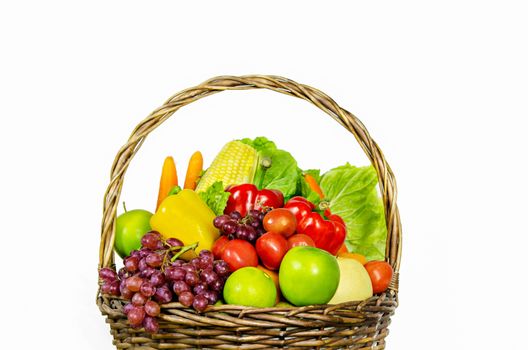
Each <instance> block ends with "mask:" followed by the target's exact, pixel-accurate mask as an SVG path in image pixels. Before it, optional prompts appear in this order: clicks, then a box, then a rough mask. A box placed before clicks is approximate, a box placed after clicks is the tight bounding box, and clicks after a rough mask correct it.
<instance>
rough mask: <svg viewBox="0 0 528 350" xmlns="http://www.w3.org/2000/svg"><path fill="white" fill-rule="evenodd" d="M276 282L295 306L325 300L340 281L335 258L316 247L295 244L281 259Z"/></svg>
mask: <svg viewBox="0 0 528 350" xmlns="http://www.w3.org/2000/svg"><path fill="white" fill-rule="evenodd" d="M279 284H280V289H281V292H282V295H283V296H284V297H285V298H286V300H288V301H289V302H290V303H292V304H293V305H295V306H305V305H315V304H326V303H327V302H328V301H329V300H330V299H332V296H333V295H334V293H335V291H336V289H337V285H338V284H339V266H338V265H337V261H336V258H335V257H334V256H333V255H331V254H330V253H328V252H327V251H325V250H322V249H319V248H315V247H305V246H298V247H294V248H292V249H290V250H289V251H288V253H286V255H285V256H284V258H283V259H282V262H281V265H280V270H279Z"/></svg>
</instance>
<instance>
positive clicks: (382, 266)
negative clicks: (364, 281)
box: [365, 261, 392, 294]
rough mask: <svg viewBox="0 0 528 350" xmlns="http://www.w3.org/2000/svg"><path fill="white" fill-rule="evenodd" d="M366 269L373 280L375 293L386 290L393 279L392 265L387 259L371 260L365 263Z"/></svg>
mask: <svg viewBox="0 0 528 350" xmlns="http://www.w3.org/2000/svg"><path fill="white" fill-rule="evenodd" d="M365 269H366V270H367V272H368V274H369V276H370V280H371V281H372V291H373V292H374V294H377V293H382V292H384V291H386V290H387V288H388V287H389V283H390V281H391V279H392V266H390V265H389V263H387V262H385V261H369V262H368V263H366V264H365Z"/></svg>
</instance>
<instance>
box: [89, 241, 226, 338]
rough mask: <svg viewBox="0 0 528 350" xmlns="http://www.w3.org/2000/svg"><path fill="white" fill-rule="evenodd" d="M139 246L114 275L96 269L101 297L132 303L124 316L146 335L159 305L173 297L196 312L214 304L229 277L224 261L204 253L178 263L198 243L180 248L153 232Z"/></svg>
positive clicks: (153, 326) (154, 328)
mask: <svg viewBox="0 0 528 350" xmlns="http://www.w3.org/2000/svg"><path fill="white" fill-rule="evenodd" d="M141 246H142V247H141V249H140V250H134V251H132V252H131V253H130V255H129V256H128V257H126V258H125V259H124V267H123V268H121V269H120V270H119V271H118V272H117V273H116V272H115V270H113V269H111V268H103V269H101V270H99V277H100V278H101V279H102V281H103V284H102V286H101V292H102V293H105V294H110V295H115V296H122V297H123V298H125V299H128V300H130V302H129V303H127V304H125V306H124V308H123V312H124V313H125V314H126V315H127V318H128V322H129V323H130V325H131V326H132V327H134V328H139V327H141V326H143V327H144V328H145V330H146V331H147V332H149V333H157V332H158V331H159V325H158V322H157V321H156V319H155V317H156V316H158V315H159V313H160V304H165V303H169V302H171V301H173V299H174V300H177V301H178V302H180V303H181V304H182V305H183V306H185V307H193V308H194V309H195V310H196V311H199V312H202V311H204V310H205V309H206V308H207V305H212V304H214V303H216V301H217V300H218V295H219V294H220V293H221V292H222V289H223V287H224V283H225V281H226V279H227V277H229V274H230V270H229V267H228V265H227V263H226V262H225V261H223V260H216V261H215V260H214V257H213V254H212V253H211V252H210V251H208V250H202V251H200V253H199V255H198V257H196V258H194V259H192V260H191V261H189V262H187V261H184V260H181V259H178V257H179V256H180V255H181V254H182V253H184V252H185V251H187V250H190V249H193V248H195V247H196V244H195V245H192V246H184V245H183V243H182V242H181V241H180V240H179V239H176V238H169V239H167V240H165V241H164V240H163V239H162V238H161V236H160V234H159V233H158V232H155V231H151V232H149V233H147V234H146V235H144V236H143V238H142V239H141Z"/></svg>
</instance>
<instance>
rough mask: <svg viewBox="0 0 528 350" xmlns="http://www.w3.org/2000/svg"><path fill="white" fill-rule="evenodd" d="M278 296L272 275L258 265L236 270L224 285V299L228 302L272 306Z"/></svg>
mask: <svg viewBox="0 0 528 350" xmlns="http://www.w3.org/2000/svg"><path fill="white" fill-rule="evenodd" d="M276 297H277V288H276V287H275V283H273V280H272V279H271V277H270V276H268V275H267V274H266V273H265V272H264V271H262V270H259V269H257V268H256V267H243V268H241V269H238V270H236V271H235V272H233V273H232V274H231V276H229V278H228V279H227V281H226V283H225V286H224V300H225V302H226V303H227V304H232V305H244V306H253V307H272V306H273V305H275V299H276Z"/></svg>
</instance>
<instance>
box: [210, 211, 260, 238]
mask: <svg viewBox="0 0 528 350" xmlns="http://www.w3.org/2000/svg"><path fill="white" fill-rule="evenodd" d="M266 213H267V210H264V211H260V210H256V209H252V210H250V211H249V212H248V214H247V215H246V216H244V217H242V215H240V213H239V212H238V211H233V212H232V213H230V214H224V215H220V216H217V217H216V218H215V219H214V221H213V225H214V226H215V227H216V228H217V229H219V230H220V233H222V234H223V235H225V236H227V237H228V238H229V239H235V238H237V239H243V240H246V241H248V242H250V243H252V244H254V243H255V242H256V241H257V239H258V238H259V237H260V236H262V235H263V234H264V233H265V232H266V230H264V226H263V225H262V220H264V216H265V215H266Z"/></svg>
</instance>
